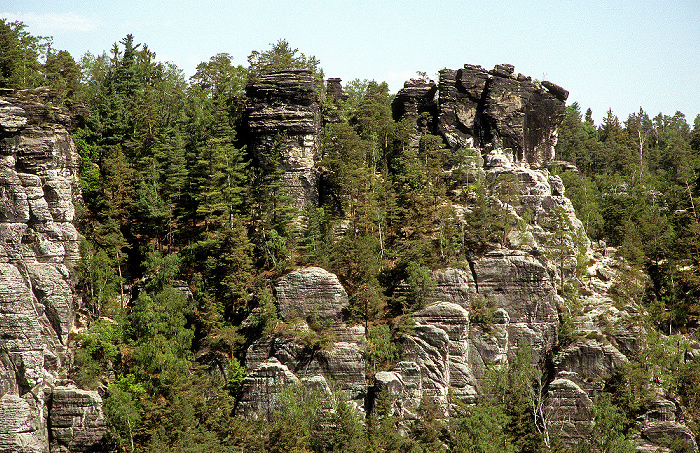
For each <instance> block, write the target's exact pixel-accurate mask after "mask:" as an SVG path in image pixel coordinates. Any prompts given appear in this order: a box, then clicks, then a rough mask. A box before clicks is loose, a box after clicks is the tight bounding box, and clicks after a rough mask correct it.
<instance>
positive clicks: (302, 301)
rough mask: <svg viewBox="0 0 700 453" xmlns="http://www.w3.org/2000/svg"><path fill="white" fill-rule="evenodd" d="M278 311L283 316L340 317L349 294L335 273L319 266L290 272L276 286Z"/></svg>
mask: <svg viewBox="0 0 700 453" xmlns="http://www.w3.org/2000/svg"><path fill="white" fill-rule="evenodd" d="M275 293H276V296H277V302H278V304H279V312H280V315H281V316H282V319H284V320H290V319H293V318H295V317H298V318H301V319H303V320H307V319H311V318H313V317H316V318H317V319H318V320H340V319H341V318H342V310H343V308H345V306H346V305H347V304H348V294H347V292H346V291H345V289H344V288H343V285H341V284H340V281H339V280H338V277H337V276H336V275H335V274H331V273H330V272H328V271H326V270H324V269H321V268H320V267H308V268H303V269H299V270H296V271H294V272H290V273H289V274H287V275H286V276H284V277H282V278H281V279H280V281H279V283H278V284H277V286H276V287H275Z"/></svg>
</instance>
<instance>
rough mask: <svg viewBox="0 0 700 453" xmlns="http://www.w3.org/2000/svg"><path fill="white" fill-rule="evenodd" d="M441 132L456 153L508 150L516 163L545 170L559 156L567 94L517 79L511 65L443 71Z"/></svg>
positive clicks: (441, 72) (555, 88)
mask: <svg viewBox="0 0 700 453" xmlns="http://www.w3.org/2000/svg"><path fill="white" fill-rule="evenodd" d="M438 89H439V95H440V97H439V113H438V131H439V132H440V134H441V135H442V136H443V138H444V139H445V141H446V142H447V144H448V146H450V147H451V148H452V149H458V148H466V147H481V148H489V149H491V148H503V149H506V148H509V149H512V150H513V152H514V162H516V163H519V164H524V165H526V166H530V167H533V168H540V167H542V166H544V165H546V164H547V162H548V161H550V160H552V159H553V158H554V146H555V145H556V142H557V128H558V126H559V124H560V123H561V121H562V120H563V119H564V117H565V116H566V108H565V104H564V101H565V99H566V97H567V96H568V92H566V90H564V89H563V88H561V87H559V86H558V85H555V84H553V83H551V82H545V83H543V84H542V86H540V85H538V84H537V83H535V82H533V81H532V80H531V79H530V78H528V77H525V76H522V74H520V75H518V76H516V75H515V74H514V68H513V66H512V65H508V64H503V65H496V67H495V68H494V69H493V70H491V71H486V70H485V69H484V68H482V67H481V66H474V65H464V68H463V69H459V70H456V71H455V70H451V69H443V70H441V71H440V82H439V88H438Z"/></svg>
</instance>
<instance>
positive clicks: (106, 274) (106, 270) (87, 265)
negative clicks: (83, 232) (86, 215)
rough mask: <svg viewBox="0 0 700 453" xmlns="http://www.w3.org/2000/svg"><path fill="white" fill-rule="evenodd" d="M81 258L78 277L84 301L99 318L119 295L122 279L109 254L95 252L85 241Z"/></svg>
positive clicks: (81, 247) (82, 244) (81, 243)
mask: <svg viewBox="0 0 700 453" xmlns="http://www.w3.org/2000/svg"><path fill="white" fill-rule="evenodd" d="M80 256H81V258H80V261H78V263H77V264H76V276H77V277H78V280H79V283H80V285H81V288H82V294H83V301H84V303H85V306H86V307H87V308H88V309H89V310H90V311H91V312H92V314H93V315H94V316H97V317H99V316H101V314H102V311H103V309H104V308H105V306H106V305H107V304H108V303H109V302H110V301H112V300H113V299H114V298H115V297H116V296H117V294H119V288H120V286H121V281H122V279H121V278H120V277H119V275H118V274H117V271H116V269H115V267H116V266H115V262H114V261H113V260H112V259H110V257H109V255H108V254H107V252H106V251H105V250H95V248H94V247H93V245H92V244H90V243H89V242H88V241H87V240H85V239H83V240H82V241H81V242H80Z"/></svg>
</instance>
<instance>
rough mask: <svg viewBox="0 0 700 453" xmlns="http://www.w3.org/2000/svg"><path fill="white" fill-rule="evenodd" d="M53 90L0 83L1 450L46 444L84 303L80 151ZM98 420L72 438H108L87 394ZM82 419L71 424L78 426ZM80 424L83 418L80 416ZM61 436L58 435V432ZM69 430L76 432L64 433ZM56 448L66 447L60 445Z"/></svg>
mask: <svg viewBox="0 0 700 453" xmlns="http://www.w3.org/2000/svg"><path fill="white" fill-rule="evenodd" d="M48 96H49V92H48V90H46V89H37V90H32V91H22V92H16V93H15V92H14V91H12V90H0V333H1V334H2V335H1V336H0V377H1V379H0V420H3V421H4V420H7V423H0V451H32V452H33V451H37V452H45V451H48V450H49V438H50V437H51V436H52V435H53V436H54V438H56V439H59V438H62V439H64V440H66V435H59V434H58V433H52V434H51V435H50V434H49V429H50V428H49V425H51V420H52V412H51V407H54V408H57V409H58V408H62V409H68V410H70V407H69V406H70V405H66V404H57V405H54V406H51V405H50V404H49V402H50V401H51V399H52V395H53V394H54V392H55V391H56V389H57V388H63V389H65V391H66V392H69V393H70V392H72V391H73V390H71V389H69V388H67V387H60V386H59V385H64V384H66V383H67V382H66V381H65V378H66V376H67V369H68V368H69V367H70V361H71V358H70V355H69V350H68V348H67V345H66V343H67V340H68V334H69V332H70V330H71V328H72V326H73V322H74V319H75V313H76V309H77V306H78V301H77V300H76V297H75V296H74V293H73V286H72V285H73V281H72V279H73V266H74V265H75V263H76V261H77V260H78V259H79V252H78V233H77V231H76V229H75V227H74V226H73V220H74V216H75V209H74V205H73V199H74V198H75V197H77V196H78V193H77V192H76V187H77V171H78V167H79V156H78V154H77V152H76V149H75V145H74V143H73V141H72V139H71V137H70V135H69V133H68V129H69V128H70V126H71V121H72V120H71V117H70V115H69V113H68V111H67V110H65V109H62V108H52V107H47V105H46V100H47V99H48ZM87 395H89V396H88V398H90V399H91V401H92V402H93V403H92V410H94V411H95V412H96V413H99V415H97V416H96V417H97V418H99V419H101V420H102V422H101V423H96V424H94V426H92V425H91V427H90V428H89V429H87V430H84V431H83V434H81V436H82V437H81V438H80V440H75V441H74V440H71V439H68V440H66V443H67V444H70V445H74V446H75V447H76V448H74V449H71V450H68V449H63V450H60V451H80V449H81V448H83V447H87V446H89V445H91V444H92V443H95V442H97V440H98V439H101V438H102V436H103V434H104V432H105V430H106V423H105V422H104V416H103V415H102V412H101V411H102V409H101V400H100V399H99V396H98V395H97V394H96V393H95V392H87ZM81 420H82V419H81V418H80V417H76V418H75V420H73V419H71V422H66V423H68V424H67V425H64V427H66V428H69V432H70V433H73V432H74V428H76V429H75V432H78V431H79V430H78V429H77V426H78V425H79V424H80V423H82V421H81ZM74 422H75V423H77V424H78V425H75V424H74ZM56 436H58V437H56ZM67 436H68V437H70V436H72V434H67ZM56 451H59V450H56Z"/></svg>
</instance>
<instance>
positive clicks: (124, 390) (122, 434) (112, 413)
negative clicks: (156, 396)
mask: <svg viewBox="0 0 700 453" xmlns="http://www.w3.org/2000/svg"><path fill="white" fill-rule="evenodd" d="M145 394H146V390H145V389H144V387H143V385H141V384H140V383H138V382H136V380H135V378H134V376H133V375H131V374H128V375H125V376H122V377H121V378H119V379H118V380H117V381H115V382H113V383H111V384H109V386H108V387H107V392H106V395H105V398H104V407H105V412H106V414H107V417H109V422H110V425H111V428H112V430H113V433H114V435H115V438H116V440H117V442H118V443H119V444H121V445H122V447H128V448H129V451H134V432H135V431H136V430H137V429H138V428H139V426H140V424H141V410H142V408H141V403H140V401H139V398H140V397H143V396H145Z"/></svg>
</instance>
